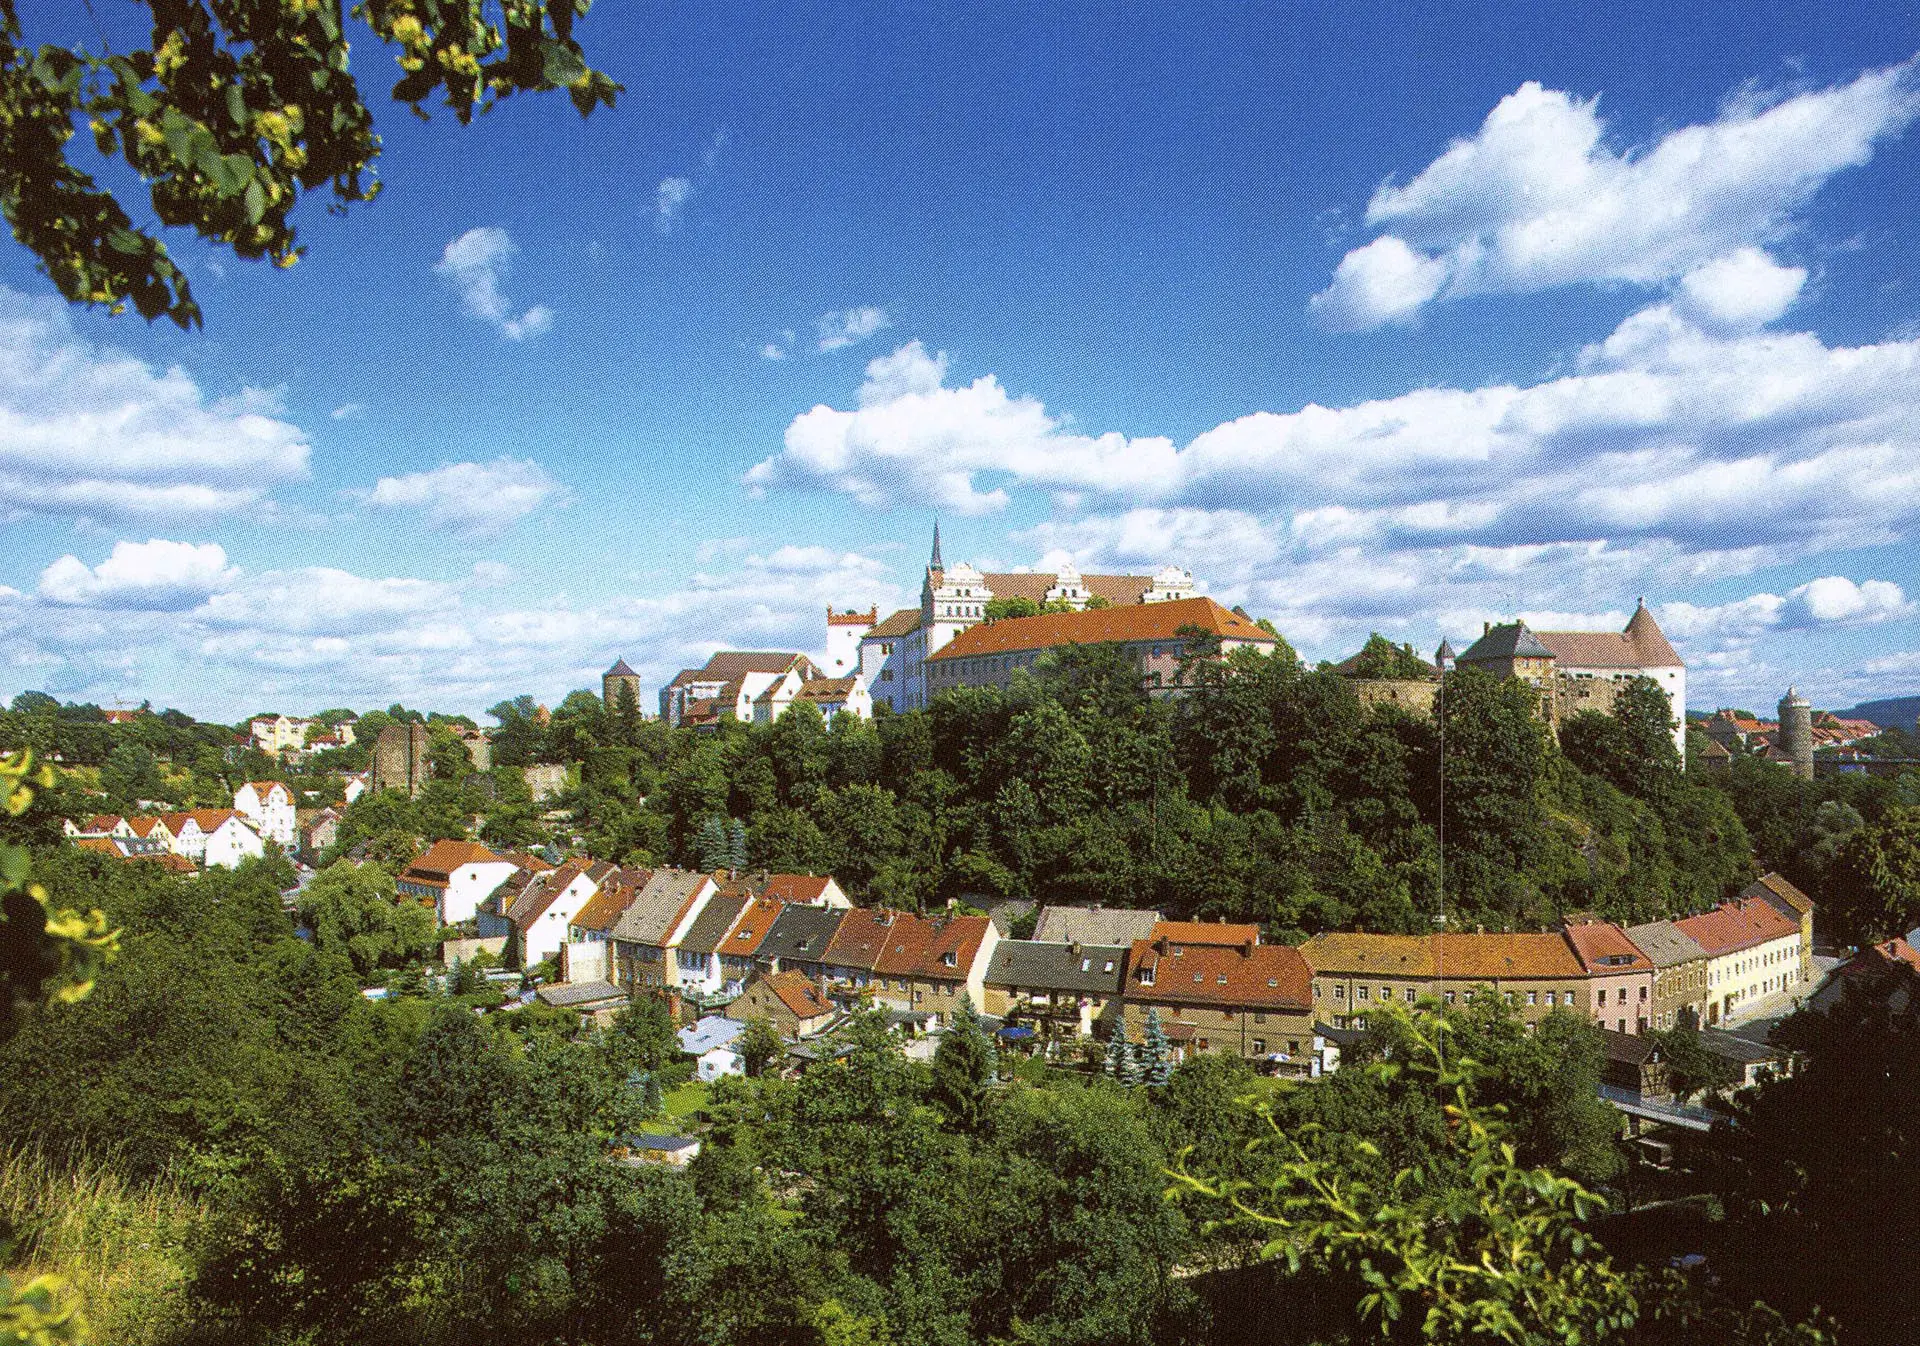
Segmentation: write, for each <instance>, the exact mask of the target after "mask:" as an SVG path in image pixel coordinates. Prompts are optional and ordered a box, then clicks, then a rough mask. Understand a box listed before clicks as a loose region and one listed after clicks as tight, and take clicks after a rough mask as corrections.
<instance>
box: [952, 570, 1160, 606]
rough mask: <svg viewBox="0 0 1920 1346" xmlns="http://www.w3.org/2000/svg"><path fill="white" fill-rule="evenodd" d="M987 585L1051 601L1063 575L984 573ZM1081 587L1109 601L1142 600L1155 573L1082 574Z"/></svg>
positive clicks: (997, 591)
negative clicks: (1050, 597)
mask: <svg viewBox="0 0 1920 1346" xmlns="http://www.w3.org/2000/svg"><path fill="white" fill-rule="evenodd" d="M982 578H983V579H985V580H986V582H987V588H989V589H991V590H993V596H994V597H995V598H1030V599H1032V600H1033V601H1034V602H1036V603H1044V602H1046V601H1047V591H1048V590H1049V589H1051V588H1053V586H1054V585H1056V584H1058V583H1059V582H1060V576H1059V575H1058V574H1056V573H1055V572H1053V571H1051V570H1040V571H1019V570H1016V571H1010V572H1007V573H1005V574H1000V573H995V574H991V575H985V576H982ZM1080 587H1081V588H1082V589H1085V590H1086V591H1087V592H1088V593H1090V594H1092V595H1093V596H1094V597H1096V598H1104V599H1106V600H1107V601H1108V602H1109V603H1113V604H1116V605H1118V604H1121V603H1138V602H1139V601H1140V599H1141V597H1142V596H1143V595H1144V594H1145V593H1146V592H1147V591H1148V590H1149V589H1151V588H1153V576H1151V575H1082V576H1081V577H1080Z"/></svg>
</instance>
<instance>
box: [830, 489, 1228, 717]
mask: <svg viewBox="0 0 1920 1346" xmlns="http://www.w3.org/2000/svg"><path fill="white" fill-rule="evenodd" d="M1193 596H1194V592H1193V575H1192V574H1191V573H1190V572H1188V571H1186V570H1182V569H1181V568H1180V567H1178V566H1166V567H1163V568H1162V569H1160V570H1159V571H1157V572H1156V573H1154V574H1152V575H1083V574H1081V573H1080V572H1079V571H1078V570H1077V569H1075V568H1074V566H1073V565H1072V564H1071V563H1069V564H1066V565H1062V566H1061V567H1060V568H1059V569H1058V570H1055V571H1052V572H1050V573H1049V572H1045V571H1042V572H1038V573H1028V572H1022V571H1013V572H1009V573H1006V574H986V573H983V572H982V571H979V570H976V569H975V568H974V567H973V566H971V565H969V564H968V563H967V562H965V561H961V562H959V563H957V564H955V565H953V566H951V567H949V566H948V565H947V564H946V563H945V561H943V560H942V559H941V556H940V527H939V525H938V524H935V525H934V529H933V554H932V555H931V556H930V557H928V558H927V572H926V576H925V578H924V580H923V581H922V583H921V586H920V606H919V607H917V608H902V609H901V610H900V611H898V612H896V613H894V614H893V615H892V616H890V617H888V618H887V619H886V620H885V621H882V622H878V623H876V622H874V620H873V618H874V616H875V615H876V613H875V611H872V610H869V611H868V612H866V613H857V612H846V613H834V612H829V613H828V614H827V662H828V664H829V665H831V666H832V667H833V668H834V669H835V670H836V671H839V670H842V664H843V662H844V661H846V660H849V659H851V660H852V661H853V662H852V663H851V665H849V666H850V667H852V668H855V669H857V671H858V673H859V675H860V677H861V678H862V680H863V681H864V683H865V685H866V687H867V689H868V691H869V692H870V693H871V695H872V697H873V700H874V701H876V702H885V703H886V704H887V705H888V706H889V707H891V708H892V709H894V710H896V711H903V710H918V709H921V708H923V707H925V706H926V704H927V702H928V699H929V694H928V687H927V671H926V661H927V660H928V659H929V658H930V657H932V656H933V655H935V654H937V653H939V652H940V650H942V649H943V648H945V646H946V645H947V643H948V642H949V641H951V640H952V639H953V638H954V637H955V636H957V635H959V634H960V633H961V632H962V631H965V630H967V629H968V628H969V627H972V626H977V625H978V624H979V623H981V622H983V621H985V620H986V616H987V604H988V603H989V602H990V601H992V600H993V599H996V598H1027V599H1031V600H1032V601H1033V602H1035V603H1041V604H1047V603H1065V604H1066V605H1068V606H1069V607H1071V608H1073V609H1074V610H1075V611H1081V610H1084V609H1085V608H1086V607H1087V606H1088V605H1089V604H1093V605H1094V606H1096V607H1101V606H1111V607H1126V606H1129V605H1137V604H1141V603H1165V602H1171V601H1173V600H1176V599H1185V598H1192V597H1193ZM1096 600H1097V601H1096Z"/></svg>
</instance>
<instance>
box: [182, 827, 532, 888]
mask: <svg viewBox="0 0 1920 1346" xmlns="http://www.w3.org/2000/svg"><path fill="white" fill-rule="evenodd" d="M202 826H205V824H202ZM512 863H513V862H512V861H511V860H509V859H507V857H506V856H504V855H499V854H497V853H495V852H494V851H493V850H491V849H489V848H488V847H486V846H482V845H481V844H480V843H479V842H477V841H436V842H434V843H433V845H431V846H429V847H427V849H426V850H425V851H423V852H421V853H420V854H419V855H417V856H415V857H414V860H413V863H412V864H410V865H408V866H407V868H406V872H405V873H403V874H402V875H401V877H402V878H404V879H408V880H413V881H426V882H429V883H431V882H436V881H437V882H441V883H444V882H446V881H447V880H448V879H449V878H451V877H452V876H453V871H454V870H456V869H458V868H460V866H462V865H484V864H512Z"/></svg>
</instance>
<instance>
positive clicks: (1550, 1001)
mask: <svg viewBox="0 0 1920 1346" xmlns="http://www.w3.org/2000/svg"><path fill="white" fill-rule="evenodd" d="M1558 999H1559V997H1558V996H1557V995H1556V994H1555V993H1554V992H1552V991H1548V992H1547V1008H1548V1009H1552V1008H1553V1007H1554V1004H1555V1003H1556V1002H1557V1001H1558Z"/></svg>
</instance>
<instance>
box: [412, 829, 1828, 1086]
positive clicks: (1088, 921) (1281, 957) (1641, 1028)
mask: <svg viewBox="0 0 1920 1346" xmlns="http://www.w3.org/2000/svg"><path fill="white" fill-rule="evenodd" d="M537 866H538V862H537V861H528V860H526V858H525V857H517V858H516V857H509V856H504V855H499V854H497V853H495V852H491V851H488V850H487V848H485V847H482V846H478V845H476V844H475V843H470V842H440V843H437V844H436V845H435V846H434V847H433V848H432V849H431V850H429V852H428V853H427V854H426V855H424V856H422V857H421V859H420V860H418V861H416V862H415V864H414V866H413V867H411V868H410V869H409V870H408V871H407V873H406V874H403V875H402V876H401V891H402V892H403V893H405V894H407V895H409V896H413V897H416V898H418V899H420V900H423V901H424V900H431V901H434V902H435V903H436V906H437V909H438V910H439V911H440V913H441V915H442V919H443V920H444V921H446V922H448V923H455V922H458V921H461V920H464V919H467V918H468V916H469V915H471V918H472V919H473V921H474V923H475V928H476V930H477V932H478V934H479V936H480V937H482V938H490V937H491V938H503V937H504V938H511V939H514V940H517V941H518V942H519V946H520V949H521V951H522V956H523V958H524V960H525V961H526V962H527V963H528V964H532V963H536V962H539V961H541V960H544V959H548V958H551V959H554V960H556V962H557V963H558V964H559V965H560V968H561V975H562V979H563V980H566V981H568V982H571V983H577V984H583V985H587V984H591V985H596V986H599V987H603V988H604V990H603V992H601V994H602V995H603V996H604V998H605V999H607V1000H608V1002H609V1003H612V1002H614V1001H617V1000H620V999H624V998H626V997H630V996H634V995H643V994H644V995H664V996H669V997H672V998H675V999H677V1000H678V1001H679V1002H681V1003H682V1004H684V1005H685V1006H687V1007H688V1008H691V1009H694V1010H697V1011H706V1010H710V1009H715V1008H718V1007H720V1006H722V1005H731V1004H734V1003H735V1002H742V1001H743V1000H744V1003H745V1005H746V1009H745V1010H741V1009H730V1010H729V1014H730V1016H731V1017H735V1018H738V1017H740V1016H741V1014H742V1013H748V1014H751V1013H765V1014H766V1015H767V1016H768V1017H770V1018H772V1019H774V1020H775V1021H776V1022H777V1023H779V1024H781V1025H782V1027H783V1028H784V1029H785V1030H786V1031H788V1032H789V1033H790V1034H791V1035H798V1036H804V1035H805V1034H806V1033H808V1032H810V1031H814V1029H815V1028H816V1027H817V1022H816V1021H822V1016H827V1017H828V1018H830V1017H831V1015H832V1013H833V1009H832V1007H835V1006H839V1007H846V1006H850V1005H852V1004H855V1003H864V1004H870V1005H873V1006H875V1007H878V1008H881V1009H884V1010H889V1011H893V1012H897V1013H902V1014H911V1015H915V1016H921V1015H924V1016H927V1017H928V1018H929V1019H930V1020H931V1021H932V1022H934V1023H936V1024H943V1023H946V1022H949V1021H950V1020H951V1016H952V1015H953V1013H954V1012H955V1011H956V1010H957V1009H958V1008H959V1006H960V1003H961V1001H962V999H963V998H965V999H970V1000H971V1001H972V1003H973V1004H974V1005H975V1006H976V1007H978V1008H980V1009H982V1010H983V1011H984V1012H985V1013H987V1014H988V1015H991V1016H993V1017H995V1018H996V1019H999V1020H1002V1021H1003V1022H1005V1023H1007V1024H1011V1025H1017V1026H1023V1027H1025V1028H1028V1029H1030V1030H1031V1031H1032V1032H1033V1034H1035V1035H1036V1036H1039V1037H1041V1038H1043V1039H1044V1040H1046V1041H1050V1042H1051V1041H1060V1040H1071V1039H1077V1038H1082V1037H1087V1036H1098V1037H1106V1036H1110V1035H1111V1034H1112V1033H1114V1032H1116V1031H1123V1032H1126V1033H1128V1034H1130V1035H1137V1034H1138V1033H1139V1032H1141V1031H1142V1030H1143V1029H1144V1018H1145V1015H1146V1012H1147V1010H1148V1009H1149V1008H1153V1009H1154V1010H1156V1011H1157V1012H1158V1015H1159V1018H1160V1020H1161V1022H1162V1025H1163V1028H1164V1030H1165V1031H1166V1033H1167V1035H1168V1038H1169V1040H1170V1041H1171V1042H1172V1043H1173V1044H1174V1045H1175V1047H1176V1049H1178V1050H1180V1051H1182V1052H1183V1053H1184V1052H1210V1051H1211V1052H1229V1053H1232V1054H1235V1055H1239V1056H1243V1057H1247V1058H1249V1059H1257V1060H1265V1061H1269V1062H1272V1063H1276V1064H1278V1065H1279V1066H1281V1067H1282V1068H1286V1067H1288V1066H1294V1067H1297V1068H1302V1069H1304V1068H1305V1067H1304V1063H1305V1062H1306V1060H1307V1058H1308V1057H1309V1056H1310V1055H1311V1053H1312V1051H1313V1046H1312V1044H1313V1042H1314V1039H1315V1038H1316V1036H1324V1030H1325V1029H1326V1028H1328V1027H1331V1028H1332V1029H1334V1030H1340V1029H1350V1028H1358V1027H1361V1026H1362V1025H1363V1024H1364V1020H1365V1017H1366V1015H1367V1013H1368V1012H1369V1011H1370V1010H1373V1009H1377V1008H1379V1007H1380V1006H1381V1005H1383V1004H1388V1003H1400V1004H1412V1003H1414V1002H1416V1001H1419V1000H1422V999H1427V1000H1433V1001H1436V1002H1439V1003H1441V1004H1461V1003H1465V1002H1466V1001H1467V1000H1468V999H1470V998H1471V997H1473V996H1475V995H1480V994H1491V995H1494V996H1497V997H1499V998H1500V999H1501V1000H1503V1001H1504V1002H1505V1003H1506V1004H1508V1005H1511V1006H1512V1007H1513V1008H1514V1009H1515V1011H1516V1012H1518V1013H1519V1015H1520V1016H1521V1017H1522V1018H1523V1019H1524V1020H1526V1021H1527V1022H1529V1023H1533V1022H1537V1021H1538V1019H1539V1018H1541V1017H1542V1016H1544V1015H1546V1014H1548V1013H1551V1012H1553V1011H1555V1010H1565V1011H1569V1012H1572V1013H1575V1014H1578V1015H1580V1016H1581V1017H1583V1018H1586V1019H1588V1020H1590V1021H1591V1022H1593V1023H1595V1024H1597V1025H1599V1026H1601V1027H1604V1028H1607V1029H1610V1030H1613V1031H1615V1032H1619V1033H1625V1034H1629V1035H1633V1034H1639V1033H1644V1032H1646V1031H1648V1030H1649V1029H1654V1028H1670V1027H1673V1026H1674V1025H1675V1024H1676V1023H1678V1022H1680V1021H1681V1020H1682V1019H1683V1017H1690V1018H1691V1019H1692V1020H1693V1021H1694V1022H1696V1023H1699V1024H1702V1025H1712V1024H1717V1023H1721V1022H1724V1021H1726V1020H1727V1019H1729V1018H1731V1017H1733V1016H1735V1015H1737V1014H1739V1013H1740V1012H1741V1011H1742V1010H1743V1009H1745V1008H1746V1007H1748V1006H1749V1005H1750V1004H1751V1003H1752V1002H1754V1001H1755V1000H1757V999H1759V998H1762V997H1766V996H1770V995H1773V994H1776V993H1791V992H1794V991H1796V990H1797V989H1799V988H1800V987H1802V986H1803V985H1804V984H1805V983H1806V982H1807V980H1808V978H1809V975H1810V972H1811V953H1812V910H1813V904H1812V902H1811V901H1810V900H1808V899H1807V897H1806V896H1805V894H1803V893H1801V892H1800V891H1799V890H1798V889H1796V888H1794V887H1793V886H1792V885H1791V884H1789V883H1788V882H1787V881H1786V880H1785V879H1783V878H1780V877H1779V876H1778V875H1769V876H1768V877H1767V878H1765V879H1762V880H1759V881H1757V882H1756V883H1754V884H1753V885H1751V886H1750V887H1749V888H1748V889H1747V890H1745V891H1743V892H1742V893H1741V894H1740V895H1739V896H1737V897H1736V898H1734V899H1733V900H1732V901H1729V902H1726V903H1723V904H1721V905H1720V906H1718V907H1715V908H1714V909H1712V910H1711V911H1707V912H1703V913H1700V914H1699V915H1696V916H1690V917H1686V918H1683V919H1681V920H1677V921H1658V922H1650V923H1647V924H1645V925H1641V926H1635V927H1631V928H1622V927H1620V926H1618V925H1615V924H1612V923H1609V922H1603V921H1593V920H1582V921H1574V922H1568V923H1566V924H1563V925H1562V926H1561V928H1560V929H1558V930H1555V931H1551V932H1546V933H1538V934H1511V933H1474V934H1467V933H1464V932H1463V933H1453V932H1446V933H1441V934H1435V935H1426V936H1404V935H1372V934H1365V933H1354V932H1337V933H1328V934H1321V935H1316V936H1314V937H1313V938H1311V939H1309V940H1307V941H1306V942H1305V943H1303V944H1301V945H1299V946H1298V947H1294V946H1289V945H1278V944H1265V943H1262V942H1261V939H1260V931H1259V927H1258V926H1255V925H1243V924H1227V923H1213V922H1193V921H1167V920H1164V919H1162V918H1161V914H1160V913H1158V912H1153V911H1137V910H1130V909H1120V908H1113V909H1103V908H1099V907H1092V908H1061V907H1049V908H1047V909H1045V910H1044V911H1042V912H1041V913H1040V916H1039V918H1038V921H1037V923H1036V926H1035V929H1034V932H1033V937H1032V938H1030V939H1012V938H1009V937H1008V936H1007V935H1006V933H1005V931H1004V930H1003V929H1002V927H1001V926H1000V925H998V924H996V922H995V920H994V919H992V918H990V917H988V916H984V915H977V914H970V913H968V914H962V913H958V912H954V911H949V912H946V913H939V914H932V915H920V914H916V913H913V912H903V911H893V910H890V909H887V908H856V907H853V906H852V904H851V903H850V902H849V901H848V900H847V898H846V895H845V893H844V892H843V891H842V890H841V889H840V887H839V885H838V884H837V883H835V882H834V881H833V880H832V879H831V878H830V877H826V876H812V875H759V876H745V877H743V876H737V875H729V874H725V873H721V874H704V873H700V872H697V871H691V870H679V869H671V868H661V869H633V868H628V869H621V868H619V867H616V866H614V865H611V864H608V863H606V862H601V861H591V860H584V859H582V860H574V861H570V862H568V863H567V864H565V865H563V866H560V867H559V868H557V869H540V868H538V867H537Z"/></svg>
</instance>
